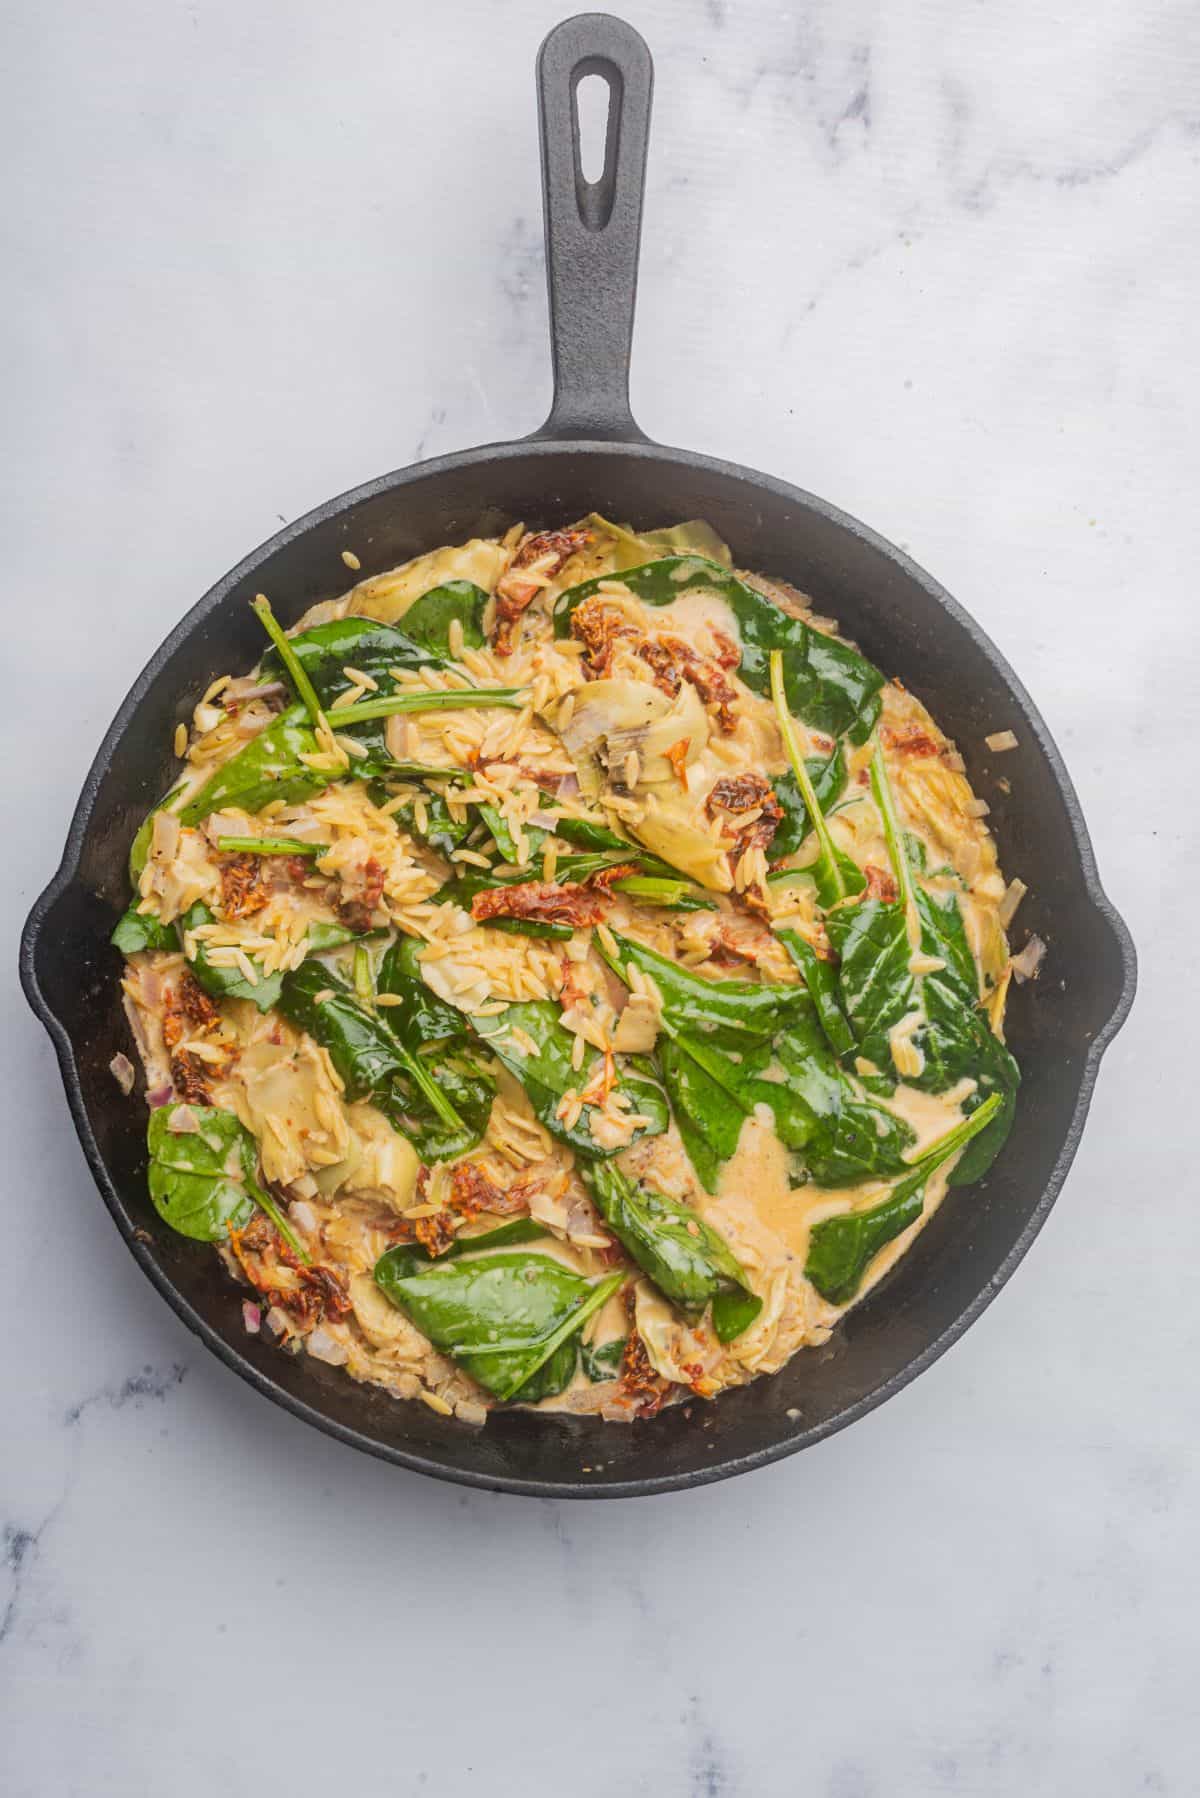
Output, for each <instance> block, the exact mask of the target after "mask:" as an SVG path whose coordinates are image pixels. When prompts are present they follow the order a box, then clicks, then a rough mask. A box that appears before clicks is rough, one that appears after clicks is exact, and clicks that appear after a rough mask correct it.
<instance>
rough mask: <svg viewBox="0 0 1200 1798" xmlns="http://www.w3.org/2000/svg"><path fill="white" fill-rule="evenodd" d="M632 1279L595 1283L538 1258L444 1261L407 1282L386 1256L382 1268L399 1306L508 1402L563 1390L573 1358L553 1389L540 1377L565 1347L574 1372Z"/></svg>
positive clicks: (383, 1285) (380, 1275) (559, 1370)
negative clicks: (579, 1343)
mask: <svg viewBox="0 0 1200 1798" xmlns="http://www.w3.org/2000/svg"><path fill="white" fill-rule="evenodd" d="M624 1278H625V1276H624V1274H621V1273H615V1274H609V1275H608V1276H607V1278H605V1279H602V1280H598V1281H597V1282H596V1283H595V1284H594V1285H593V1284H591V1283H590V1282H589V1281H587V1280H585V1279H584V1278H583V1277H582V1275H580V1274H576V1273H572V1272H571V1270H570V1269H569V1268H566V1267H563V1266H562V1264H561V1263H560V1262H558V1261H552V1260H551V1259H550V1257H549V1256H548V1255H535V1254H486V1255H479V1256H472V1257H469V1258H466V1259H458V1260H450V1261H449V1262H447V1261H444V1260H443V1261H439V1262H437V1263H435V1264H434V1265H433V1266H432V1267H430V1268H427V1269H425V1270H423V1271H422V1272H419V1273H413V1274H401V1275H399V1276H397V1275H395V1274H394V1273H393V1272H392V1271H391V1270H390V1268H389V1266H388V1257H387V1256H386V1255H385V1256H383V1257H382V1259H381V1260H380V1261H379V1262H377V1264H376V1268H375V1279H376V1281H377V1283H378V1285H379V1287H380V1290H381V1291H382V1292H383V1293H384V1295H385V1296H386V1297H387V1298H388V1299H390V1300H391V1302H392V1304H394V1305H395V1306H397V1308H398V1309H399V1310H402V1311H404V1312H405V1313H406V1314H407V1315H408V1316H409V1317H410V1318H411V1319H412V1321H413V1323H414V1324H415V1325H416V1327H417V1329H418V1330H420V1331H421V1333H422V1335H424V1336H427V1337H428V1338H429V1340H430V1342H432V1343H433V1345H434V1347H435V1348H438V1349H440V1350H441V1351H442V1353H443V1354H446V1355H449V1356H450V1357H451V1358H452V1359H453V1360H454V1361H456V1362H458V1364H459V1366H460V1367H462V1368H463V1369H464V1370H465V1371H466V1372H467V1373H469V1374H470V1375H471V1377H472V1379H475V1380H477V1381H478V1382H479V1384H480V1385H481V1386H485V1387H486V1388H487V1390H488V1391H489V1392H491V1393H493V1394H494V1395H495V1396H496V1398H498V1399H500V1400H501V1401H507V1400H514V1399H520V1400H524V1399H525V1398H526V1395H527V1394H535V1395H537V1396H545V1395H546V1394H547V1392H548V1391H549V1390H550V1389H551V1388H552V1389H553V1390H556V1391H557V1390H561V1386H558V1385H555V1384H554V1381H556V1380H559V1379H562V1375H563V1372H564V1363H565V1356H564V1357H563V1361H562V1362H559V1363H556V1366H555V1370H554V1373H553V1375H552V1376H551V1377H550V1385H549V1386H548V1385H547V1383H546V1382H545V1381H544V1380H543V1381H540V1382H539V1381H538V1380H537V1375H538V1374H539V1373H540V1372H541V1370H542V1369H543V1368H544V1367H545V1366H546V1364H547V1362H549V1361H550V1360H551V1359H552V1357H555V1356H556V1355H557V1354H558V1352H559V1351H560V1350H561V1349H563V1347H564V1345H569V1346H570V1348H571V1357H570V1362H571V1367H572V1368H573V1366H574V1344H575V1339H577V1338H578V1335H579V1332H580V1331H581V1330H582V1329H583V1326H584V1324H585V1323H586V1322H587V1320H588V1318H589V1317H591V1316H593V1315H594V1314H595V1312H597V1311H599V1310H600V1309H601V1308H602V1307H603V1306H604V1305H605V1304H607V1302H608V1300H609V1299H610V1298H611V1297H612V1295H613V1293H614V1292H616V1291H617V1289H618V1287H619V1286H620V1285H621V1283H622V1281H623V1280H624ZM566 1378H567V1379H569V1378H570V1372H569V1371H567V1373H566ZM562 1383H563V1384H565V1383H566V1381H565V1380H562Z"/></svg>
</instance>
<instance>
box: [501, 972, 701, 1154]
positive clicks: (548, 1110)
mask: <svg viewBox="0 0 1200 1798" xmlns="http://www.w3.org/2000/svg"><path fill="white" fill-rule="evenodd" d="M470 1021H471V1024H472V1026H473V1027H474V1029H475V1032H476V1034H477V1036H478V1037H479V1040H480V1041H481V1042H482V1043H484V1044H485V1045H486V1046H487V1048H488V1049H490V1051H491V1052H492V1054H493V1055H494V1056H495V1057H496V1059H497V1061H499V1062H500V1063H501V1065H502V1066H503V1067H505V1068H507V1069H508V1072H509V1073H510V1074H511V1075H512V1076H513V1078H514V1079H515V1080H516V1081H517V1082H518V1083H519V1084H520V1085H521V1086H522V1087H523V1088H524V1091H525V1095H526V1097H527V1098H528V1100H529V1103H530V1105H531V1106H532V1107H533V1112H534V1115H535V1117H536V1118H537V1119H538V1121H539V1123H540V1124H542V1125H543V1127H544V1128H545V1129H546V1130H548V1131H549V1133H550V1135H551V1136H553V1137H556V1138H557V1140H558V1141H559V1142H564V1143H566V1144H567V1145H568V1147H570V1148H572V1149H574V1150H575V1152H576V1154H577V1155H583V1156H588V1157H593V1156H605V1155H611V1154H614V1153H615V1152H616V1151H615V1150H613V1149H605V1148H601V1146H600V1145H599V1143H597V1141H596V1139H595V1137H594V1136H593V1135H592V1118H593V1117H594V1115H595V1113H596V1109H597V1108H596V1107H595V1106H594V1105H585V1106H584V1107H583V1110H582V1111H581V1112H580V1114H579V1117H578V1119H577V1120H576V1122H575V1123H573V1124H570V1125H568V1124H565V1123H564V1122H563V1120H562V1118H560V1117H559V1115H558V1111H559V1107H560V1105H561V1103H562V1100H563V1099H564V1098H565V1097H566V1095H567V1093H568V1092H576V1093H580V1092H583V1090H584V1089H585V1087H586V1086H587V1084H588V1082H589V1080H590V1079H591V1078H592V1075H593V1074H594V1072H595V1070H596V1065H597V1063H598V1062H599V1061H600V1059H601V1056H600V1052H599V1050H597V1049H593V1048H592V1047H591V1045H590V1044H589V1045H588V1047H587V1049H586V1050H585V1053H584V1058H583V1061H582V1063H581V1065H580V1066H579V1067H578V1068H576V1067H574V1066H573V1065H572V1061H571V1055H572V1051H573V1050H574V1047H575V1042H576V1038H575V1037H574V1035H573V1034H572V1033H571V1031H569V1030H567V1029H566V1028H565V1027H564V1025H563V1024H562V1023H561V1022H560V1016H559V1009H558V1006H557V1005H555V1003H554V1001H553V1000H552V999H535V1000H529V1001H526V1002H525V1003H523V1004H519V1005H509V1006H506V1007H505V1009H504V1010H503V1011H502V1012H497V1013H496V1014H495V1015H494V1016H493V1017H480V1016H478V1014H473V1015H472V1017H471V1020H470ZM514 1030H515V1031H520V1032H521V1033H522V1035H523V1037H524V1038H526V1039H528V1041H529V1042H530V1043H532V1044H533V1045H534V1051H535V1052H534V1053H533V1054H522V1052H521V1048H522V1045H521V1043H520V1041H519V1040H518V1039H517V1038H515V1037H514V1035H513V1032H514ZM616 1090H617V1091H618V1092H621V1093H624V1094H625V1096H626V1097H627V1098H628V1100H629V1102H630V1110H631V1112H633V1113H635V1114H637V1115H638V1116H641V1117H645V1118H648V1119H649V1122H648V1123H647V1124H644V1125H641V1126H639V1128H638V1129H637V1130H636V1131H635V1132H634V1135H633V1137H632V1138H631V1140H632V1141H634V1142H636V1141H637V1140H638V1138H639V1137H642V1136H658V1135H660V1134H661V1132H662V1131H664V1130H665V1129H666V1128H667V1124H668V1122H669V1115H670V1114H669V1112H668V1109H667V1101H666V1096H665V1094H664V1093H663V1090H662V1087H661V1086H660V1084H659V1082H658V1080H657V1078H656V1076H655V1074H654V1071H653V1067H652V1065H651V1064H650V1063H648V1062H643V1061H641V1060H640V1059H638V1058H636V1057H635V1058H630V1059H627V1060H625V1061H624V1063H623V1064H622V1063H618V1064H617V1079H616ZM627 1146H628V1145H626V1144H623V1145H622V1147H627Z"/></svg>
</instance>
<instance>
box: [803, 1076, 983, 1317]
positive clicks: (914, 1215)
mask: <svg viewBox="0 0 1200 1798" xmlns="http://www.w3.org/2000/svg"><path fill="white" fill-rule="evenodd" d="M1000 1106H1001V1099H1000V1095H999V1094H993V1096H992V1097H991V1098H990V1099H987V1100H985V1102H984V1103H983V1104H982V1105H981V1106H980V1108H979V1110H978V1111H976V1112H975V1113H974V1115H973V1116H971V1117H969V1118H965V1119H964V1120H963V1122H962V1123H961V1124H956V1125H955V1126H954V1128H953V1130H951V1131H949V1132H948V1133H947V1134H946V1135H945V1136H943V1137H942V1139H941V1141H940V1142H937V1143H935V1144H934V1145H933V1147H932V1148H931V1149H929V1150H928V1151H927V1152H926V1153H925V1154H924V1155H922V1157H921V1159H920V1160H919V1161H916V1162H914V1163H913V1164H912V1167H911V1169H910V1170H909V1172H908V1173H907V1174H906V1175H905V1176H904V1178H903V1179H902V1180H898V1181H897V1182H896V1184H895V1186H894V1187H893V1188H892V1190H891V1192H890V1193H889V1194H888V1196H887V1198H886V1199H883V1200H881V1202H880V1203H879V1204H878V1205H872V1206H869V1207H868V1208H867V1210H865V1211H845V1212H842V1213H841V1214H840V1215H839V1216H838V1217H827V1218H823V1219H822V1221H821V1222H820V1223H818V1224H814V1225H813V1227H812V1230H811V1231H810V1232H809V1241H808V1258H807V1260H806V1261H805V1264H804V1272H805V1275H806V1276H807V1278H808V1279H809V1280H811V1281H812V1284H813V1285H814V1286H815V1287H816V1289H817V1291H818V1292H819V1293H820V1294H821V1297H822V1298H824V1299H828V1301H829V1303H830V1304H831V1305H845V1304H848V1303H849V1301H850V1300H851V1299H852V1298H853V1297H854V1295H855V1293H856V1292H857V1291H858V1289H859V1287H860V1286H861V1285H862V1281H863V1276H864V1274H865V1273H866V1271H867V1268H868V1266H869V1265H870V1263H871V1261H873V1260H874V1258H875V1256H876V1255H877V1254H878V1253H879V1251H880V1249H882V1248H884V1247H886V1245H887V1244H888V1243H889V1242H892V1241H893V1240H894V1239H895V1238H896V1237H897V1236H899V1235H900V1233H901V1231H903V1230H907V1229H908V1227H909V1225H910V1224H914V1223H915V1222H916V1221H917V1219H918V1218H919V1217H920V1215H921V1213H922V1211H923V1210H924V1206H925V1185H926V1182H927V1181H928V1179H929V1176H930V1175H931V1174H932V1173H933V1172H934V1170H935V1169H936V1168H939V1167H941V1165H942V1163H943V1162H944V1161H947V1160H949V1158H950V1156H951V1155H955V1154H957V1153H958V1151H959V1150H960V1149H962V1148H964V1147H965V1146H966V1144H967V1143H969V1142H970V1141H971V1140H972V1138H977V1137H979V1136H980V1135H981V1134H982V1133H983V1131H984V1130H985V1129H987V1128H988V1126H989V1125H991V1124H992V1123H993V1122H994V1120H995V1117H996V1114H997V1112H998V1111H999V1109H1000Z"/></svg>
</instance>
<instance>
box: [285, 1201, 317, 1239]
mask: <svg viewBox="0 0 1200 1798" xmlns="http://www.w3.org/2000/svg"><path fill="white" fill-rule="evenodd" d="M288 1216H289V1217H290V1218H291V1220H292V1222H293V1223H294V1224H295V1226H296V1228H297V1229H298V1230H302V1231H303V1232H304V1234H305V1236H315V1235H316V1234H317V1231H318V1230H319V1229H320V1227H321V1226H320V1223H319V1222H318V1220H317V1214H316V1212H315V1211H314V1210H313V1208H312V1206H311V1205H308V1204H306V1203H305V1201H304V1200H303V1199H298V1200H297V1201H296V1203H295V1204H293V1205H290V1206H289V1207H288Z"/></svg>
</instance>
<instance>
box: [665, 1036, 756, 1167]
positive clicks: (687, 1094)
mask: <svg viewBox="0 0 1200 1798" xmlns="http://www.w3.org/2000/svg"><path fill="white" fill-rule="evenodd" d="M688 1046H689V1045H688V1044H687V1040H686V1039H683V1040H679V1041H677V1040H676V1039H675V1038H674V1037H671V1036H663V1037H661V1038H660V1039H659V1044H658V1065H659V1067H660V1068H661V1069H662V1077H663V1085H664V1086H665V1087H666V1089H667V1097H668V1099H669V1100H670V1103H671V1111H672V1113H673V1115H674V1118H675V1123H676V1125H677V1127H678V1130H679V1136H680V1140H681V1141H682V1143H683V1146H684V1149H685V1151H686V1153H687V1156H688V1159H689V1161H690V1162H691V1164H692V1166H693V1168H694V1169H695V1170H696V1178H697V1179H698V1180H699V1182H700V1184H701V1186H702V1187H703V1188H704V1190H705V1192H709V1193H715V1192H716V1190H717V1184H718V1182H719V1180H720V1177H721V1168H722V1166H723V1164H724V1163H725V1162H726V1161H728V1160H729V1159H730V1157H731V1156H732V1155H733V1154H735V1153H736V1150H737V1146H738V1139H739V1137H740V1136H741V1134H742V1125H743V1124H744V1123H745V1121H746V1118H747V1116H748V1115H749V1114H748V1112H747V1109H746V1103H745V1101H744V1099H743V1098H742V1097H741V1096H740V1094H739V1095H738V1096H735V1094H734V1093H733V1092H731V1091H730V1085H732V1084H735V1081H734V1079H733V1076H732V1073H731V1077H730V1081H729V1082H722V1081H720V1080H718V1079H715V1078H714V1076H713V1074H712V1073H711V1072H710V1071H709V1069H708V1068H707V1067H705V1066H703V1065H701V1063H700V1062H699V1061H698V1060H696V1059H695V1058H694V1056H692V1055H689V1053H688Z"/></svg>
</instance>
